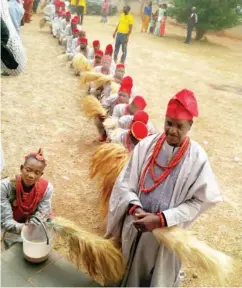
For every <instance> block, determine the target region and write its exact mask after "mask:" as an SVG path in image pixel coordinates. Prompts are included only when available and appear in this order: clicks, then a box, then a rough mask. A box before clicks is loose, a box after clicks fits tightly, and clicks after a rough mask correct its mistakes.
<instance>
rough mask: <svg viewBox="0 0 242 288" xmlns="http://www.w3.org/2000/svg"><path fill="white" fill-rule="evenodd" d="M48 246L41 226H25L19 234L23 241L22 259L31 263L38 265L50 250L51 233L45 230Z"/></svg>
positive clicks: (50, 230) (49, 230)
mask: <svg viewBox="0 0 242 288" xmlns="http://www.w3.org/2000/svg"><path fill="white" fill-rule="evenodd" d="M47 234H48V237H49V244H47V237H46V234H45V231H44V229H43V227H42V225H39V226H37V227H36V226H35V225H33V224H28V225H25V226H24V228H23V229H22V232H21V237H22V239H23V253H24V258H25V259H26V260H27V261H29V262H32V263H40V262H43V261H45V260H46V259H47V258H48V256H49V254H50V252H51V250H52V243H53V231H52V229H47Z"/></svg>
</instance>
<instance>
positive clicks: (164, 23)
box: [159, 4, 167, 36]
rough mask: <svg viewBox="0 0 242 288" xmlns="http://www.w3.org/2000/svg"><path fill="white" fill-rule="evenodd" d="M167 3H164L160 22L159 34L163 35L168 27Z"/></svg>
mask: <svg viewBox="0 0 242 288" xmlns="http://www.w3.org/2000/svg"><path fill="white" fill-rule="evenodd" d="M166 19H167V4H163V17H162V19H161V22H160V29H159V36H163V35H164V33H165V29H166Z"/></svg>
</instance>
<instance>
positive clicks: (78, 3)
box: [71, 0, 86, 25]
mask: <svg viewBox="0 0 242 288" xmlns="http://www.w3.org/2000/svg"><path fill="white" fill-rule="evenodd" d="M71 6H72V10H73V11H75V13H76V14H77V15H78V16H79V18H80V23H79V24H81V25H83V18H84V12H85V8H86V0H71Z"/></svg>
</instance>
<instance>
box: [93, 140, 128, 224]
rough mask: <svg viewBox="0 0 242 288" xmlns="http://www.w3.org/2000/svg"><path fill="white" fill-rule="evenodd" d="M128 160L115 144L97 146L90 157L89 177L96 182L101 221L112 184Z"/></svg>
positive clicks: (125, 151)
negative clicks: (98, 192) (98, 191)
mask: <svg viewBox="0 0 242 288" xmlns="http://www.w3.org/2000/svg"><path fill="white" fill-rule="evenodd" d="M128 159H129V153H128V152H127V150H126V149H125V148H124V147H123V146H122V145H120V144H115V143H105V144H103V145H101V146H99V147H98V148H97V149H96V151H95V152H94V154H93V155H92V157H91V161H90V166H89V175H90V178H91V179H93V178H96V179H97V180H98V185H99V187H98V188H99V190H100V212H101V218H102V220H104V219H105V217H106V216H107V214H108V206H109V198H110V196H111V192H112V189H113V186H114V183H115V181H116V179H117V178H118V175H119V174H120V172H121V170H122V169H123V167H124V165H125V164H126V163H127V162H128Z"/></svg>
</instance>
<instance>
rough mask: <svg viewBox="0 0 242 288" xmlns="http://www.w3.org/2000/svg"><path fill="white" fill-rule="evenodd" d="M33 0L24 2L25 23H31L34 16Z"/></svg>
mask: <svg viewBox="0 0 242 288" xmlns="http://www.w3.org/2000/svg"><path fill="white" fill-rule="evenodd" d="M32 7H33V0H24V11H25V12H24V23H30V21H31V16H32Z"/></svg>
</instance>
